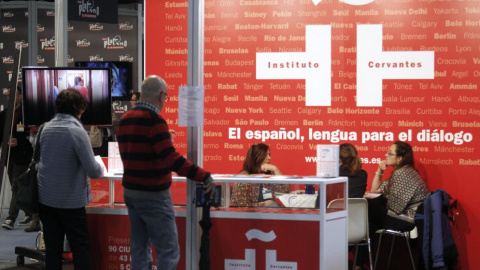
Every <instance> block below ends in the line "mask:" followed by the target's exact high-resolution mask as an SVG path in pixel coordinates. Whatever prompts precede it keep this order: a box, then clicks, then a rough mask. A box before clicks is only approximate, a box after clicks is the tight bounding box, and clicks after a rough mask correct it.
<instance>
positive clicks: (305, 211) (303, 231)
mask: <svg viewBox="0 0 480 270" xmlns="http://www.w3.org/2000/svg"><path fill="white" fill-rule="evenodd" d="M213 176H214V177H213V178H214V179H215V182H216V183H218V184H221V185H222V205H221V207H219V209H214V208H212V209H211V220H212V223H213V226H212V228H211V229H210V241H211V242H210V254H211V257H210V259H211V269H226V270H232V269H235V270H240V269H241V270H243V269H245V270H246V269H347V267H348V258H347V247H348V224H347V210H348V209H347V205H345V206H344V207H343V208H342V209H338V208H337V209H328V208H327V205H328V203H329V202H330V201H331V200H333V199H337V198H346V197H347V194H346V192H347V188H346V187H347V181H348V180H347V178H346V177H337V178H320V177H289V176H272V177H246V176H238V175H213ZM104 180H109V181H108V185H102V184H101V183H100V184H97V185H95V184H93V185H92V187H97V190H93V193H94V194H95V193H96V194H100V193H102V192H98V188H100V189H101V188H103V189H105V188H107V187H108V192H107V193H108V202H106V203H105V200H104V202H95V198H94V202H93V203H92V204H90V205H89V206H88V207H87V214H88V222H89V232H90V236H91V237H90V238H91V242H92V243H91V246H92V261H93V262H95V269H121V270H123V269H130V254H129V250H130V246H129V242H130V240H129V233H130V229H129V227H130V224H129V221H128V214H127V208H126V207H125V205H124V204H123V201H122V200H121V196H119V194H118V193H121V192H122V189H121V186H120V181H118V180H121V175H107V176H105V177H104V178H103V179H100V180H92V181H95V182H97V183H99V182H103V183H105V181H104ZM185 182H186V179H185V178H184V177H174V183H173V185H172V189H176V188H179V189H182V188H181V186H182V184H183V185H184V186H185ZM234 183H275V184H290V185H291V186H292V187H303V186H304V185H305V184H312V185H315V186H316V187H315V189H316V190H317V191H318V192H319V193H320V208H319V209H315V208H243V207H229V199H228V198H230V188H229V187H230V186H231V185H233V184H234ZM93 189H95V188H93ZM103 193H105V192H103ZM115 193H117V195H115ZM182 193H183V194H186V190H185V191H183V192H182ZM176 194H179V193H178V192H173V191H172V197H173V201H174V204H177V202H176V201H182V202H184V201H185V199H184V198H183V200H182V198H176V197H178V196H179V195H176ZM180 194H181V193H180ZM180 196H181V195H180ZM183 196H185V195H183ZM295 196H296V194H291V197H292V198H294V197H295ZM299 196H301V195H299ZM94 197H95V196H94ZM115 198H116V199H115ZM99 201H101V200H99ZM190 209H198V211H196V212H197V213H196V214H193V215H192V214H191V213H189V211H187V207H186V206H185V203H183V205H181V206H176V207H175V215H176V222H177V227H178V233H179V243H180V247H181V255H180V256H181V258H180V263H179V265H178V268H177V269H185V261H187V260H188V259H189V258H187V257H186V256H187V255H186V252H185V249H186V248H185V247H186V246H187V245H195V246H197V247H198V248H197V249H196V250H199V248H200V241H199V239H200V237H199V236H200V235H201V229H200V228H198V234H193V236H192V237H193V239H187V238H188V235H192V234H188V233H187V232H186V230H187V229H186V224H187V222H186V220H187V219H189V218H192V217H193V218H195V219H196V217H197V214H199V213H200V209H201V208H190ZM193 211H195V210H193ZM194 224H198V220H196V221H195V223H194ZM187 243H189V244H187ZM190 243H192V244H190ZM197 265H198V264H197Z"/></svg>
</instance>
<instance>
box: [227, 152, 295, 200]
mask: <svg viewBox="0 0 480 270" xmlns="http://www.w3.org/2000/svg"><path fill="white" fill-rule="evenodd" d="M270 160H271V157H270V147H269V146H268V145H266V144H264V143H256V144H253V145H252V146H251V147H250V148H249V149H248V152H247V156H246V157H245V161H244V163H243V169H242V170H241V171H240V174H244V175H249V174H269V175H282V173H281V172H280V170H279V169H278V168H277V166H275V165H273V164H270ZM289 191H290V186H289V185H282V184H250V183H235V185H234V186H233V188H232V197H231V206H241V207H279V206H280V204H278V203H277V202H275V201H274V196H275V192H282V193H288V192H289Z"/></svg>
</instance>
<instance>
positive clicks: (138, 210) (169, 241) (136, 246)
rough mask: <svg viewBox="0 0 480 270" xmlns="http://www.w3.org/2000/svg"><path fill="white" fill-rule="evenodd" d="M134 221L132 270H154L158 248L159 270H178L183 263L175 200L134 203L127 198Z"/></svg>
mask: <svg viewBox="0 0 480 270" xmlns="http://www.w3.org/2000/svg"><path fill="white" fill-rule="evenodd" d="M125 204H126V205H127V207H128V216H129V218H130V255H131V259H132V270H147V269H148V270H151V269H152V263H153V260H152V250H151V245H152V244H153V246H154V247H155V251H156V253H155V254H156V259H157V269H162V270H163V269H165V270H175V269H176V268H177V263H178V260H179V259H180V247H179V245H178V233H177V225H176V224H175V213H174V210H173V203H172V198H170V197H169V198H167V199H163V200H143V199H132V198H129V197H126V196H125Z"/></svg>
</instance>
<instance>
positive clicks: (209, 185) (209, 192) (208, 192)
mask: <svg viewBox="0 0 480 270" xmlns="http://www.w3.org/2000/svg"><path fill="white" fill-rule="evenodd" d="M203 188H204V189H205V199H207V200H210V199H212V198H213V193H214V192H215V182H214V181H213V178H212V177H210V176H209V177H208V178H207V179H206V180H205V181H203Z"/></svg>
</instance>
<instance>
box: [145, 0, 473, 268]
mask: <svg viewBox="0 0 480 270" xmlns="http://www.w3.org/2000/svg"><path fill="white" fill-rule="evenodd" d="M314 2H318V3H317V5H315V4H314ZM346 2H350V1H347V0H344V1H341V0H339V1H336V0H323V1H319V0H317V1H310V0H303V1H300V0H268V1H267V0H250V1H247V0H244V1H234V0H231V1H229V0H222V1H218V0H206V1H205V115H204V117H205V125H204V165H205V167H206V168H207V169H208V170H210V171H212V172H213V173H236V172H238V171H239V170H240V168H241V164H242V159H243V157H244V156H245V154H246V152H247V149H248V147H249V145H250V144H252V143H256V142H260V141H261V139H255V138H251V139H248V138H247V137H246V135H247V131H252V132H255V131H259V132H262V131H263V132H265V133H268V134H269V135H270V136H274V135H275V133H276V132H277V133H278V132H280V131H282V130H285V131H291V132H293V133H295V134H299V135H300V136H303V141H302V139H301V137H300V138H297V137H293V138H291V139H276V138H270V139H266V140H265V142H266V143H268V144H269V145H270V147H271V152H272V163H274V164H276V165H277V166H278V167H279V168H280V170H281V171H282V172H283V173H284V174H297V175H313V174H315V173H316V170H315V163H314V162H311V161H310V162H309V161H308V160H309V159H311V158H312V157H314V156H315V155H316V152H315V145H317V144H331V143H334V144H339V143H343V142H351V143H353V144H355V145H356V146H357V148H358V150H359V154H360V155H361V157H362V158H363V163H364V168H365V169H366V170H367V172H368V173H369V175H371V176H372V177H370V181H369V182H371V179H372V178H373V175H374V173H375V170H376V168H377V163H378V162H379V161H380V160H381V159H383V158H384V155H385V153H386V152H387V150H388V147H389V146H390V145H391V144H392V142H393V141H396V140H399V139H401V140H405V141H408V142H410V143H411V144H412V146H414V147H415V157H416V161H417V167H418V169H419V171H420V173H421V174H422V176H423V177H424V179H425V181H426V182H427V184H428V186H429V188H430V190H435V189H438V188H443V189H445V190H446V191H447V192H448V193H449V194H450V195H451V196H452V197H453V198H455V199H458V203H459V216H458V217H457V219H456V220H455V226H454V232H455V235H456V242H457V245H458V248H459V251H460V266H461V268H462V269H475V268H476V267H478V266H480V258H479V257H478V256H477V257H475V256H474V255H473V253H474V245H476V244H478V243H480V233H479V232H478V231H475V230H472V228H473V227H474V226H475V225H474V224H478V218H479V217H478V213H479V209H478V208H479V206H478V203H477V202H478V199H477V196H478V195H477V192H476V191H477V190H478V189H479V188H480V184H479V182H478V180H477V177H476V175H477V174H478V172H479V169H478V168H479V167H478V165H480V159H479V158H478V156H479V155H478V151H480V148H479V147H480V144H479V136H480V132H479V127H480V109H479V108H478V103H479V102H480V98H479V89H478V87H479V79H478V77H479V76H480V66H479V65H480V58H479V56H478V55H479V51H480V45H479V44H480V43H479V40H480V32H479V30H478V29H480V28H479V27H480V9H479V7H478V3H479V2H478V1H437V0H428V1H427V0H403V1H397V0H389V1H385V0H383V1H378V0H377V1H368V0H367V1H362V2H371V3H365V4H363V5H350V4H348V3H346ZM187 3H188V1H151V0H150V1H145V7H146V14H145V53H146V57H145V65H146V69H145V70H146V75H151V74H157V75H159V76H162V77H163V78H164V79H165V80H166V81H167V83H168V84H169V86H170V88H169V96H170V97H173V99H172V100H170V101H169V102H168V103H167V105H166V107H165V108H164V110H163V112H162V114H163V115H164V116H165V117H166V118H167V119H168V121H169V124H170V127H171V128H173V129H175V130H176V131H177V136H176V137H175V145H176V147H177V148H178V150H179V151H181V152H186V130H185V128H179V127H178V126H177V124H176V121H177V116H178V110H177V108H178V106H177V105H178V103H177V102H178V101H177V100H178V99H177V94H178V87H179V86H180V85H185V84H186V80H187V73H186V69H187V67H186V65H187V62H186V61H187V50H186V47H187V8H186V5H187ZM356 3H359V1H356ZM307 25H309V26H308V29H311V32H308V33H307V32H306V31H307V27H306V26H307ZM313 25H324V27H314V26H313ZM372 25H380V27H379V28H375V27H374V26H372ZM364 28H365V29H364ZM362 29H364V30H362ZM308 31H310V30H308ZM315 40H317V43H315ZM280 52H283V54H280ZM285 53H290V54H285ZM292 61H293V62H294V64H296V63H297V62H299V63H306V64H307V67H306V68H296V67H290V66H289V67H288V68H287V67H284V68H277V69H274V68H272V66H270V67H269V66H268V62H270V63H271V64H272V65H273V64H274V63H276V64H278V65H280V64H284V65H287V62H288V64H289V65H290V64H291V62H292ZM407 62H408V63H407ZM377 64H378V65H377ZM382 65H383V66H382ZM401 66H403V67H401ZM357 74H360V75H362V76H358V78H357ZM307 93H308V94H307ZM317 95H320V96H317ZM329 95H331V97H329ZM357 96H358V97H359V98H358V100H359V101H358V102H357V99H356V98H357ZM238 129H240V132H236V131H237V130H238ZM297 129H298V131H297ZM335 131H337V132H339V133H341V134H343V135H346V137H341V138H339V140H335V139H332V138H333V137H332V138H330V139H329V138H326V139H325V138H324V136H325V135H335ZM322 132H323V134H322ZM309 133H316V134H317V137H314V136H309ZM427 133H429V134H430V136H429V137H428V138H425V134H427ZM238 134H240V138H238V137H237V135H238ZM318 134H320V135H321V136H322V137H320V138H319V137H318ZM410 134H411V135H410ZM442 134H443V135H442ZM455 136H459V137H458V138H456V137H455Z"/></svg>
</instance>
